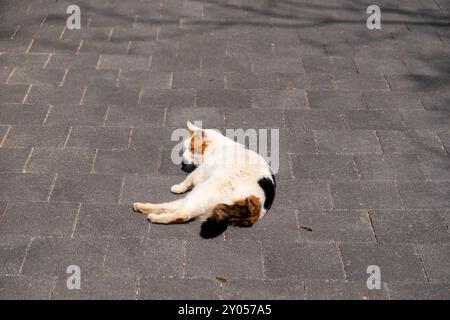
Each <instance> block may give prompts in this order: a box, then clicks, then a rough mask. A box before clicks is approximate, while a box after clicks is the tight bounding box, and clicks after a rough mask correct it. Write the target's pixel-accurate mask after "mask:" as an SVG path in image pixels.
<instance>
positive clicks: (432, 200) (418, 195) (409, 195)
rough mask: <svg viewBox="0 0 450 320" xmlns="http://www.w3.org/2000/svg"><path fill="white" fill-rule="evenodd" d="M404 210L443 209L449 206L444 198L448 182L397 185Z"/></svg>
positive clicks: (449, 189) (447, 189) (449, 183)
mask: <svg viewBox="0 0 450 320" xmlns="http://www.w3.org/2000/svg"><path fill="white" fill-rule="evenodd" d="M398 187H399V190H400V193H401V195H402V199H403V202H404V204H405V206H406V208H410V209H445V208H448V206H449V204H450V199H449V198H448V197H447V196H446V195H447V194H448V193H449V192H450V182H408V183H400V184H399V185H398Z"/></svg>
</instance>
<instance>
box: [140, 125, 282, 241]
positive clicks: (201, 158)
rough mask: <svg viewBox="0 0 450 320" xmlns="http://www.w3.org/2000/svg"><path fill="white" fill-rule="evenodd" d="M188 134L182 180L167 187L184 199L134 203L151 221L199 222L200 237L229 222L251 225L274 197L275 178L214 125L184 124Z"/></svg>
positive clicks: (261, 161) (217, 231)
mask: <svg viewBox="0 0 450 320" xmlns="http://www.w3.org/2000/svg"><path fill="white" fill-rule="evenodd" d="M187 127H188V130H189V133H190V135H189V137H188V138H187V139H185V141H184V143H183V157H182V162H181V164H182V169H183V170H184V171H187V172H190V173H189V174H188V176H187V177H186V179H185V180H184V181H182V182H181V183H179V184H175V185H173V186H172V187H171V189H170V190H171V192H172V193H175V194H182V193H185V192H188V191H190V192H189V193H188V194H187V195H186V196H185V197H184V198H182V199H179V200H175V201H172V202H166V203H160V204H155V203H140V202H136V203H134V204H133V209H134V211H136V212H140V213H143V214H146V215H147V218H148V220H149V221H150V222H151V223H161V224H171V223H184V222H188V221H190V220H193V219H196V218H199V219H201V220H203V221H204V222H203V224H202V226H201V231H200V235H201V236H202V237H204V238H213V237H215V236H218V235H220V234H221V233H222V232H224V231H225V230H226V229H227V226H228V225H235V226H240V227H250V226H252V225H253V224H254V223H255V222H256V221H258V220H259V219H261V218H262V217H264V215H265V214H266V212H267V211H268V210H269V209H270V207H271V205H272V203H273V200H274V197H275V188H276V182H275V176H274V175H273V174H272V172H271V170H270V167H269V165H268V163H267V162H266V161H265V160H264V158H263V157H262V156H260V155H259V154H257V153H256V152H254V151H252V150H249V149H247V148H246V147H245V146H244V145H242V144H240V143H237V142H235V141H234V140H232V139H230V138H227V137H226V136H224V135H222V134H221V133H220V132H219V131H217V130H214V129H202V128H200V127H197V126H195V125H193V124H192V123H191V122H189V121H188V122H187Z"/></svg>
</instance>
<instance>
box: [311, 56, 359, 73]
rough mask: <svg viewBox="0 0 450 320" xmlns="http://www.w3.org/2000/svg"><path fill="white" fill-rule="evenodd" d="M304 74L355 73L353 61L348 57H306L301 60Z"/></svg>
mask: <svg viewBox="0 0 450 320" xmlns="http://www.w3.org/2000/svg"><path fill="white" fill-rule="evenodd" d="M302 60H303V64H304V66H305V70H306V72H308V73H310V72H321V73H335V74H341V73H356V68H355V65H354V64H353V60H352V59H351V58H348V57H321V56H306V57H303V58H302Z"/></svg>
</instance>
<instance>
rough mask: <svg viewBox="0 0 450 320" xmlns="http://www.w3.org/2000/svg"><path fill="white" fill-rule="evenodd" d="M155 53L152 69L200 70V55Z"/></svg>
mask: <svg viewBox="0 0 450 320" xmlns="http://www.w3.org/2000/svg"><path fill="white" fill-rule="evenodd" d="M174 53H175V52H173V53H170V54H160V53H155V54H154V55H152V59H151V66H150V70H152V71H171V72H173V71H199V70H200V57H199V56H197V55H183V56H175V55H174Z"/></svg>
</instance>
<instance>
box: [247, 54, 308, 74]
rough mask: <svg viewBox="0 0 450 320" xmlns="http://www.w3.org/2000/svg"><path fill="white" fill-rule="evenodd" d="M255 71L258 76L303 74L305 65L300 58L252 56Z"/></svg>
mask: <svg viewBox="0 0 450 320" xmlns="http://www.w3.org/2000/svg"><path fill="white" fill-rule="evenodd" d="M251 59H252V63H253V71H254V72H255V73H258V74H271V73H289V72H298V73H302V72H304V71H303V65H302V61H301V59H300V58H299V57H292V58H291V57H277V56H265V55H261V56H258V55H257V56H255V55H253V56H252V58H251Z"/></svg>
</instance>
